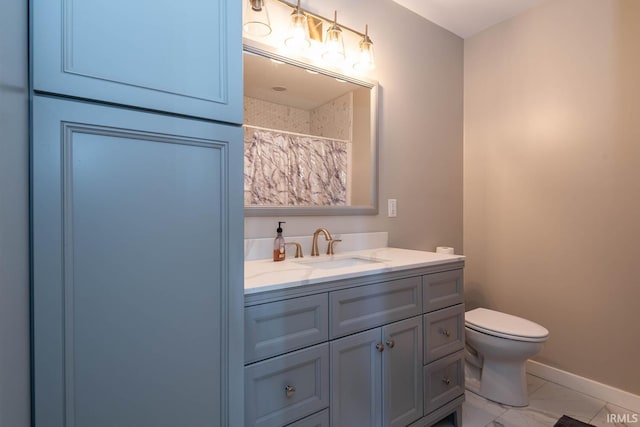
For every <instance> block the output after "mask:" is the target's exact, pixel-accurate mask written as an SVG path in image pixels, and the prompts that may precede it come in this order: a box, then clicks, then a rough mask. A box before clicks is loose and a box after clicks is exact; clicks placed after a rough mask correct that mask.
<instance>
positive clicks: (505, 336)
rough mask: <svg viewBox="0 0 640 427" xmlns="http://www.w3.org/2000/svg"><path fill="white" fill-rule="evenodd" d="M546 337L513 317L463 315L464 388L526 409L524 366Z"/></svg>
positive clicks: (496, 313)
mask: <svg viewBox="0 0 640 427" xmlns="http://www.w3.org/2000/svg"><path fill="white" fill-rule="evenodd" d="M548 336H549V331H548V330H547V329H545V328H543V327H542V326H540V325H538V324H537V323H534V322H531V321H529V320H526V319H522V318H520V317H517V316H512V315H510V314H505V313H501V312H499V311H494V310H488V309H486V308H476V309H474V310H470V311H467V312H466V313H465V339H466V345H467V351H466V358H465V359H466V362H467V363H466V366H465V370H466V373H467V378H466V387H467V388H468V389H469V390H471V391H473V392H474V393H477V394H479V395H481V396H484V397H486V398H487V399H490V400H493V401H495V402H498V403H503V404H505V405H510V406H527V405H528V404H529V396H528V394H527V379H526V375H525V363H526V361H527V359H528V358H530V357H532V356H534V355H536V354H537V353H539V352H540V350H542V346H543V344H544V342H545V341H546V340H547V338H548Z"/></svg>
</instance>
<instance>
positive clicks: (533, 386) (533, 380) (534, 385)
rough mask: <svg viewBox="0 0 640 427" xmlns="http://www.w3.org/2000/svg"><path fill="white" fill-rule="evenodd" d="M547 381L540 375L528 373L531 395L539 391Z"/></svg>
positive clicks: (528, 385)
mask: <svg viewBox="0 0 640 427" xmlns="http://www.w3.org/2000/svg"><path fill="white" fill-rule="evenodd" d="M546 383H547V381H546V380H543V379H542V378H540V377H536V376H535V375H531V374H527V391H528V392H529V396H531V393H533V392H535V391H537V390H538V389H539V388H540V387H542V386H543V385H545V384H546Z"/></svg>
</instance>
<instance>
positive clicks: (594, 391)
mask: <svg viewBox="0 0 640 427" xmlns="http://www.w3.org/2000/svg"><path fill="white" fill-rule="evenodd" d="M527 372H529V373H530V374H531V375H535V376H536V377H540V378H542V379H544V380H547V381H551V382H552V383H556V384H560V385H562V386H565V387H567V388H570V389H572V390H575V391H579V392H580V393H584V394H587V395H589V396H592V397H595V398H596V399H600V400H604V401H606V402H609V403H612V404H614V405H617V406H620V407H622V408H625V409H629V410H631V411H634V412H637V413H640V396H638V395H636V394H632V393H629V392H627V391H624V390H620V389H618V388H615V387H611V386H608V385H606V384H602V383H599V382H597V381H593V380H590V379H589V378H585V377H581V376H579V375H576V374H572V373H571V372H567V371H563V370H561V369H558V368H554V367H552V366H548V365H545V364H542V363H540V362H536V361H533V360H529V361H527Z"/></svg>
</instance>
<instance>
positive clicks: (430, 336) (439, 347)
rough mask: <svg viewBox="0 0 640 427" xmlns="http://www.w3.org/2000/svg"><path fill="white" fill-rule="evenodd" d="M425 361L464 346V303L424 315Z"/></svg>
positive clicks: (427, 361)
mask: <svg viewBox="0 0 640 427" xmlns="http://www.w3.org/2000/svg"><path fill="white" fill-rule="evenodd" d="M423 317H424V328H423V330H424V340H423V343H424V344H423V345H424V363H425V364H427V363H429V362H432V361H434V360H436V359H439V358H441V357H444V356H446V355H447V354H451V353H453V352H455V351H458V350H461V349H463V348H464V305H463V304H458V305H454V306H453V307H448V308H443V309H441V310H437V311H433V312H431V313H427V314H425V315H424V316H423Z"/></svg>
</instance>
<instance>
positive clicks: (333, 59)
mask: <svg viewBox="0 0 640 427" xmlns="http://www.w3.org/2000/svg"><path fill="white" fill-rule="evenodd" d="M322 59H324V60H325V61H327V62H329V63H330V64H332V65H339V64H340V63H342V61H344V59H345V53H344V40H342V28H340V27H339V26H338V11H337V10H336V11H334V12H333V24H331V26H330V27H329V29H328V30H327V34H326V36H325V39H324V53H323V54H322Z"/></svg>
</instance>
